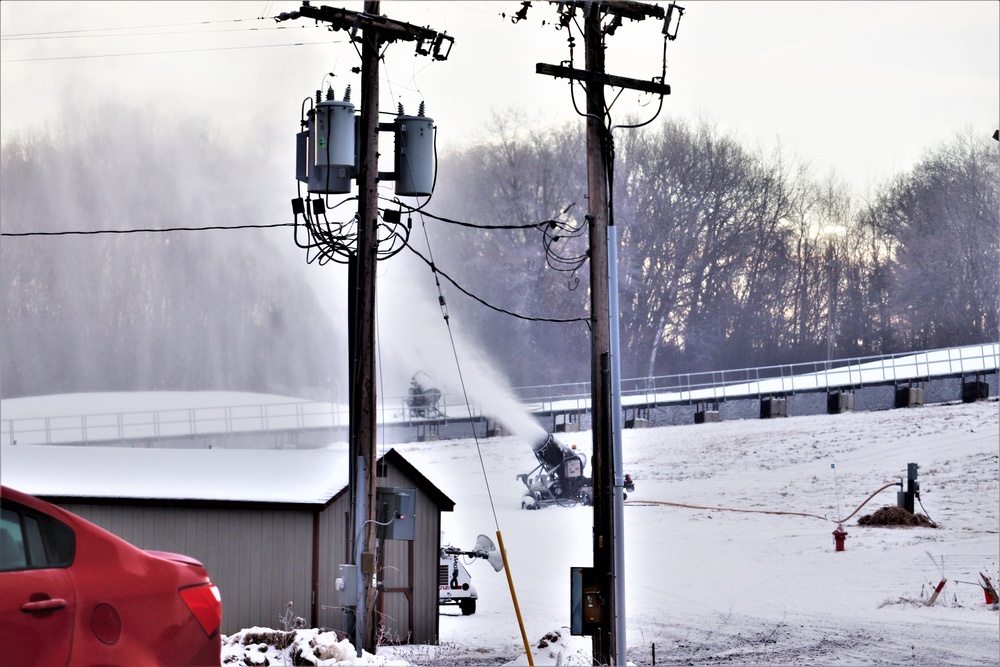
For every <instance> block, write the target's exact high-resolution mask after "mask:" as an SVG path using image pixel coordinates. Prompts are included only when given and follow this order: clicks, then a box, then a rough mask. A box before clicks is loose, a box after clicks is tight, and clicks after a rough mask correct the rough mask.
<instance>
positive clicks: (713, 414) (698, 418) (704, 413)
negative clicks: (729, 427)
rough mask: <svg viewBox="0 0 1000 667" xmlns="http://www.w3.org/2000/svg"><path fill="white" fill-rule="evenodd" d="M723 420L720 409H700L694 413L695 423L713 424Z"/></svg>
mask: <svg viewBox="0 0 1000 667" xmlns="http://www.w3.org/2000/svg"><path fill="white" fill-rule="evenodd" d="M719 421H722V420H721V419H720V418H719V411H718V410H698V411H697V412H695V413H694V423H695V424H713V423H715V422H719Z"/></svg>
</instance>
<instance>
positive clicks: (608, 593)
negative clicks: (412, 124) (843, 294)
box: [515, 0, 684, 665]
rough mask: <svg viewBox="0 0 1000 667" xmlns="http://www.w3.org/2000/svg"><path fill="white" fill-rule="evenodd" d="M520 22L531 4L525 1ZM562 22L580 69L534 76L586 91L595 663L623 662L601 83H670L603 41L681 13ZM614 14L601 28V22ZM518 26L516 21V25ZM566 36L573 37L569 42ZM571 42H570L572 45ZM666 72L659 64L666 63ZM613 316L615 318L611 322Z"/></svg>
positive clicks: (571, 7) (617, 429)
mask: <svg viewBox="0 0 1000 667" xmlns="http://www.w3.org/2000/svg"><path fill="white" fill-rule="evenodd" d="M523 4H524V9H523V10H522V13H521V14H519V15H518V16H517V17H515V18H516V20H521V19H523V18H524V14H526V12H527V8H528V7H529V6H530V3H528V2H525V3H523ZM555 4H557V5H559V7H560V14H561V16H562V21H561V25H562V26H563V27H566V28H567V29H569V25H570V23H571V22H572V20H573V18H574V15H575V12H576V10H577V9H578V8H579V9H581V10H582V11H583V14H584V16H583V20H584V29H583V32H584V55H585V69H583V70H579V69H574V68H572V67H566V66H564V65H549V64H545V63H538V64H537V65H536V67H535V71H536V72H537V73H539V74H545V75H549V76H553V77H565V78H568V79H571V80H575V81H581V82H583V83H584V85H585V86H586V92H587V105H586V108H587V113H586V115H587V189H588V193H589V194H588V196H589V212H588V215H587V221H588V223H589V238H590V297H591V407H592V425H593V448H594V449H593V454H592V456H591V469H592V475H593V480H594V481H593V493H594V496H593V497H594V535H593V551H594V567H593V576H594V581H595V584H596V586H597V590H598V592H599V600H600V622H599V623H597V624H596V627H595V628H594V630H593V634H592V640H593V659H594V664H595V665H625V664H626V662H627V661H626V647H627V645H626V635H625V618H626V617H625V595H624V590H625V585H624V553H625V551H624V526H623V502H624V473H623V471H622V469H621V414H620V413H621V395H620V391H621V387H620V374H619V367H620V366H619V362H620V354H619V349H618V335H617V333H618V316H619V315H618V297H617V288H618V280H617V266H616V264H617V249H616V243H617V233H616V230H615V228H614V221H613V219H612V217H611V216H610V211H611V210H612V207H611V204H612V202H611V201H610V197H609V181H608V175H609V173H610V171H609V167H610V162H609V161H610V159H611V155H612V151H611V148H612V136H611V129H610V127H609V125H608V116H609V109H608V108H607V105H606V102H605V95H604V86H606V85H611V86H616V87H619V88H628V89H632V90H640V91H644V92H649V93H653V94H658V95H660V96H661V99H662V96H664V95H669V94H670V86H668V85H666V84H665V83H664V82H663V77H662V76H661V77H660V78H659V80H657V79H655V78H654V79H653V80H649V81H644V80H639V79H630V78H626V77H621V76H614V75H609V74H607V73H606V72H605V66H604V49H605V45H604V38H605V35H606V34H613V33H614V31H615V29H617V27H618V26H619V25H621V21H622V19H623V18H627V19H630V20H633V21H641V20H643V19H645V18H647V17H655V18H660V19H662V18H664V16H666V17H667V19H666V23H665V25H664V28H663V34H664V35H665V39H674V38H676V29H675V30H674V31H673V33H672V34H671V33H670V31H669V28H670V15H671V13H672V11H673V10H675V9H676V10H677V12H678V14H677V19H678V21H679V19H680V15H681V14H682V13H683V11H684V10H683V9H682V8H680V7H677V6H676V5H673V4H672V5H671V6H670V9H671V13H667V14H665V13H664V10H663V9H662V8H661V7H658V6H656V5H647V4H644V3H641V2H633V1H631V0H621V1H618V2H614V1H612V2H559V3H555ZM607 16H612V20H611V22H610V23H609V24H608V25H607V26H606V27H605V26H604V25H603V23H602V21H603V19H604V17H607ZM515 22H516V21H515ZM571 39H572V38H571ZM571 43H572V42H571ZM664 67H665V63H664ZM612 318H613V320H612Z"/></svg>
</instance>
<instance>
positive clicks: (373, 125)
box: [350, 0, 381, 656]
mask: <svg viewBox="0 0 1000 667" xmlns="http://www.w3.org/2000/svg"><path fill="white" fill-rule="evenodd" d="M364 10H365V14H368V15H369V16H378V13H379V1H378V0H365V4H364ZM380 41H381V40H380V38H379V33H378V31H376V30H369V29H365V30H363V31H362V38H361V91H362V92H361V128H360V145H359V146H358V168H359V173H358V251H357V255H356V257H357V267H356V275H357V279H356V283H355V289H356V290H357V292H356V294H357V297H356V298H357V301H356V303H357V311H356V319H355V322H354V331H355V332H356V333H355V340H356V342H357V343H358V344H359V346H358V349H357V350H356V355H357V358H356V359H354V360H353V361H354V366H353V368H352V369H351V373H352V376H353V385H354V394H355V402H354V405H352V406H351V411H350V419H351V424H356V426H355V427H354V437H355V443H356V444H355V452H356V453H355V457H356V458H355V459H354V460H353V461H352V463H353V464H355V465H356V467H355V471H354V475H355V478H356V479H357V480H359V481H360V480H362V479H363V480H364V483H363V485H362V486H361V487H360V488H361V489H363V490H364V493H363V497H359V498H358V499H357V508H358V511H356V512H355V516H364V517H366V520H365V522H364V523H363V524H362V525H361V526H357V527H355V528H354V531H355V532H354V536H355V539H358V536H359V535H361V536H363V537H362V539H361V540H360V541H361V545H360V546H358V547H356V548H357V550H358V551H360V562H357V561H356V563H355V564H359V565H360V566H361V573H360V575H361V576H360V579H361V580H362V582H363V584H362V590H361V591H360V594H361V596H360V598H359V603H360V604H359V605H358V607H359V614H358V617H356V619H355V622H356V623H359V624H360V626H361V628H363V633H362V632H358V631H357V630H356V631H355V636H356V637H360V639H361V641H360V643H358V642H357V641H356V642H355V647H357V648H358V650H359V653H358V655H359V656H360V655H361V653H360V650H361V649H362V648H364V650H366V651H368V652H369V653H372V654H374V653H375V650H376V649H375V647H376V632H377V631H376V627H377V624H376V622H375V611H376V609H375V595H376V593H377V591H376V588H375V587H374V586H373V585H372V579H373V577H374V576H375V562H376V560H377V559H376V557H375V528H376V526H375V523H374V521H375V479H376V475H375V473H376V470H375V468H376V465H377V458H376V447H375V446H376V438H375V436H376V424H375V414H376V413H375V410H376V405H375V378H376V374H375V275H376V272H375V261H376V252H377V251H378V236H377V234H376V227H377V226H378V102H379V97H378V93H379V86H378V83H379V82H378V77H379V67H378V51H379V42H380ZM356 488H357V487H356ZM362 506H363V508H364V511H363V513H362V512H361V508H362Z"/></svg>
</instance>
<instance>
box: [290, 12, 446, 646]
mask: <svg viewBox="0 0 1000 667" xmlns="http://www.w3.org/2000/svg"><path fill="white" fill-rule="evenodd" d="M379 10H380V3H379V0H365V3H364V11H363V12H354V11H349V10H346V9H337V8H333V7H326V6H318V7H315V6H313V5H311V4H310V3H309V1H308V0H303V2H302V6H301V7H300V8H299V10H298V11H295V12H290V13H282V14H281V15H280V16H279V17H278V20H279V21H284V20H288V19H297V18H300V17H305V18H311V19H315V20H316V21H317V22H318V21H324V22H327V23H329V24H330V27H331V29H332V30H348V31H351V32H352V39H353V40H354V41H360V42H361V80H362V81H361V85H362V91H361V113H360V118H359V120H358V130H359V132H358V136H359V141H360V143H359V145H358V146H357V153H358V174H357V181H358V236H357V247H356V248H355V252H354V253H353V254H352V255H351V257H350V258H349V260H348V272H349V277H348V291H349V295H348V356H349V364H348V365H349V370H348V372H349V387H348V397H349V398H348V402H349V403H350V407H349V412H350V426H349V430H350V435H349V440H350V443H349V459H350V466H351V470H350V480H349V489H350V496H351V510H350V520H349V522H348V526H349V530H350V535H351V538H350V539H351V540H352V544H351V554H352V559H353V562H352V564H353V565H355V566H356V567H357V570H358V591H357V594H358V595H357V607H356V608H354V609H353V610H352V612H349V613H348V614H347V616H348V617H349V618H350V622H349V624H350V623H353V626H354V628H353V630H354V632H353V640H354V645H355V647H356V648H357V655H358V657H360V656H361V653H362V650H365V651H368V652H369V653H375V651H376V647H377V639H378V627H379V624H378V618H377V612H378V610H377V609H376V604H375V603H376V596H377V594H378V590H377V588H376V586H374V585H373V582H374V578H375V575H376V572H375V564H376V562H377V561H378V559H377V557H376V525H375V520H376V503H375V500H376V466H377V450H376V444H377V441H376V435H377V425H376V410H377V406H376V377H377V374H376V367H375V294H376V289H375V287H376V286H375V276H376V271H375V264H376V262H377V260H378V251H379V248H378V216H379V208H378V181H379V171H378V156H379V153H378V136H379V131H380V129H382V128H381V126H380V123H379V111H378V104H379V58H380V55H379V51H380V49H381V47H382V46H383V45H384V44H387V43H391V42H395V41H397V40H402V41H415V42H417V53H418V54H419V55H431V56H432V57H433V58H434V59H435V60H446V59H447V57H448V54H449V52H450V50H451V43H452V40H451V38H450V37H448V36H447V35H445V34H444V33H437V32H435V31H434V30H431V29H430V28H421V27H417V26H414V25H410V24H408V23H403V22H401V21H395V20H393V19H390V18H388V17H385V16H380V15H379ZM347 630H348V631H350V628H347Z"/></svg>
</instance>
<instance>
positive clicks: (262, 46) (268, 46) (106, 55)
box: [0, 41, 337, 63]
mask: <svg viewBox="0 0 1000 667" xmlns="http://www.w3.org/2000/svg"><path fill="white" fill-rule="evenodd" d="M331 43H333V44H336V43H337V42H330V41H325V42H295V43H293V44H259V45H256V46H221V47H214V48H205V49H181V50H176V51H143V52H135V53H101V54H95V55H89V56H53V57H49V58H16V59H9V60H0V62H3V63H30V62H40V61H44V60H84V59H90V58H119V57H122V56H158V55H167V54H172V53H204V52H207V51H238V50H243V49H273V48H277V47H284V46H313V45H316V44H324V45H328V44H331Z"/></svg>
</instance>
